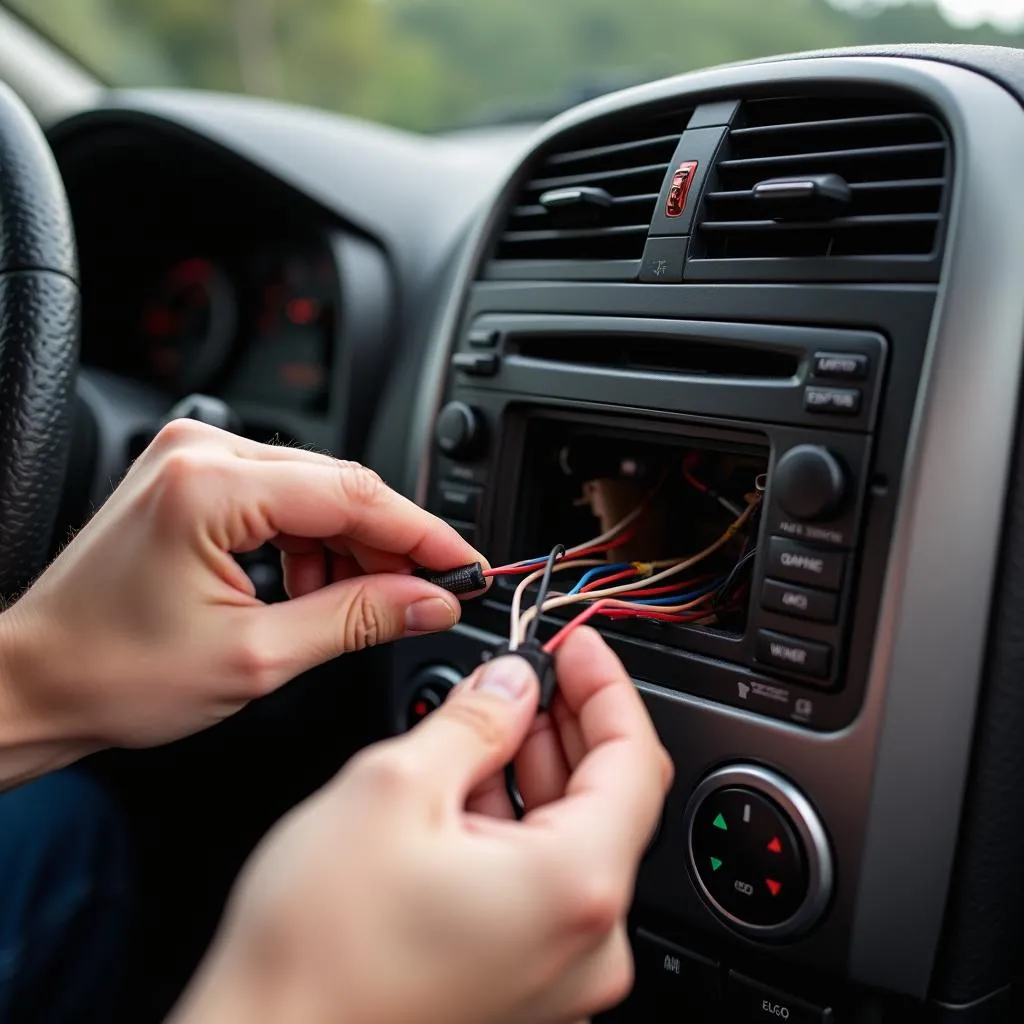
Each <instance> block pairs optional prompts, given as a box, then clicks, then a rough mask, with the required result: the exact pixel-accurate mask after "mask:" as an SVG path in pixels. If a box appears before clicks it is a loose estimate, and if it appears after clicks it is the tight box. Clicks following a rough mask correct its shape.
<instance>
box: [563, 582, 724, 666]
mask: <svg viewBox="0 0 1024 1024" xmlns="http://www.w3.org/2000/svg"><path fill="white" fill-rule="evenodd" d="M709 596H710V595H709ZM619 603H620V602H619V601H616V600H615V599H614V598H611V597H606V598H603V599H602V600H600V601H595V602H594V603H593V604H591V605H588V606H587V607H586V609H585V610H584V611H582V612H580V614H579V615H577V616H576V618H575V619H573V620H572V621H571V622H567V623H566V624H565V625H564V626H563V627H562V628H561V629H560V630H559V631H558V632H557V633H556V634H555V635H554V636H553V637H552V638H551V639H550V640H549V641H548V642H547V643H546V644H545V645H544V648H543V649H544V652H545V653H546V654H554V652H555V651H557V650H558V648H559V647H561V646H562V644H564V643H565V641H566V640H567V639H568V638H569V634H570V633H572V631H573V630H574V629H577V628H578V627H580V626H582V625H583V624H584V623H585V622H587V621H588V620H590V619H592V618H594V616H595V615H601V616H604V617H606V618H610V619H616V620H617V619H653V620H655V621H656V622H675V623H677V624H678V623H682V624H685V623H688V622H699V621H700V620H701V619H706V618H707V617H708V616H709V615H720V614H723V613H727V612H732V611H736V609H737V607H738V606H737V605H726V606H724V607H721V608H714V607H711V608H697V609H695V610H694V611H692V612H687V613H686V614H679V613H675V614H673V613H671V612H657V611H646V610H645V611H642V612H641V611H636V610H634V609H632V608H617V607H615V606H616V605H617V604H619Z"/></svg>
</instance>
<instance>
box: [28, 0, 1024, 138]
mask: <svg viewBox="0 0 1024 1024" xmlns="http://www.w3.org/2000/svg"><path fill="white" fill-rule="evenodd" d="M8 2H9V5H10V6H11V7H12V8H14V9H15V10H16V11H18V12H20V13H21V14H22V15H23V16H24V17H26V18H27V19H28V20H29V21H31V22H33V23H34V24H36V25H37V26H38V27H39V28H40V29H42V30H43V31H44V32H45V33H46V34H48V35H50V36H51V37H52V38H54V39H55V40H56V41H57V42H58V43H60V44H61V45H63V46H64V47H65V48H66V49H68V50H69V51H70V52H72V53H74V54H76V55H77V56H78V57H80V58H81V59H82V61H83V63H85V64H86V66H88V67H91V68H92V69H93V70H95V71H96V72H97V73H98V74H99V75H100V77H102V78H104V79H105V80H107V81H109V82H110V83H111V84H116V85H127V86H138V85H158V86H175V87H183V88H202V89H215V90H227V91H236V92H245V93H250V94H253V95H259V96H267V97H272V98H278V99H282V100H288V101H292V102H296V103H304V104H311V105H314V106H319V107H325V108H328V109H333V110H339V111H344V112H347V113H351V114H355V115H358V116H363V117H368V118H372V119H374V120H379V121H384V122H386V123H389V124H394V125H397V126H400V127H406V128H412V129H420V130H436V129H438V128H445V127H453V126H457V125H459V124H462V123H466V122H467V121H472V120H476V121H486V120H496V119H500V118H502V117H504V116H514V115H516V114H520V115H521V114H522V113H523V112H526V111H531V110H536V111H537V112H538V114H540V115H542V116H549V115H550V114H553V113H555V112H556V111H557V110H558V109H560V108H562V107H566V106H570V105H572V103H573V102H575V101H576V100H577V99H580V98H586V97H587V96H588V95H592V94H595V93H598V92H601V91H607V90H608V89H610V88H616V87H619V86H621V85H624V84H631V83H633V82H638V81H644V80H649V79H652V78H657V77H660V76H663V75H669V74H676V73H679V72H683V71H688V70H691V69H694V68H700V67H707V66H710V65H713V64H719V63H725V62H729V61H736V60H745V59H750V58H754V57H760V56H765V55H768V54H773V53H785V52H790V51H794V50H803V49H818V48H822V47H831V46H846V45H854V44H858V43H885V42H914V41H919V42H957V41H960V42H977V43H997V44H1003V45H1011V46H1020V45H1024V31H1021V32H1017V33H1008V32H1000V31H998V30H997V29H995V28H993V27H991V26H982V27H979V28H976V29H972V30H964V29H961V28H955V27H954V26H952V25H950V24H948V23H947V22H946V21H945V20H943V18H942V16H941V15H940V14H939V12H938V11H937V10H936V8H935V7H934V6H933V5H932V4H931V3H929V2H927V0H913V2H910V3H906V4H903V5H901V6H886V7H882V8H878V7H875V6H870V5H869V6H867V7H864V8H863V9H861V10H857V9H851V7H850V0H845V2H843V6H842V7H841V8H840V7H839V6H833V5H832V4H830V3H829V2H827V0H627V2H623V0H214V2H211V0H8ZM836 2H837V3H838V2H839V0H836Z"/></svg>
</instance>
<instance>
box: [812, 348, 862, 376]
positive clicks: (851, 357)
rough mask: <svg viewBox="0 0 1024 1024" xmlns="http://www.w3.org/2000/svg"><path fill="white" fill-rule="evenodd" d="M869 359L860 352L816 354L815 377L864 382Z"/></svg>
mask: <svg viewBox="0 0 1024 1024" xmlns="http://www.w3.org/2000/svg"><path fill="white" fill-rule="evenodd" d="M867 375H868V357H867V356H865V355H861V354H860V353H858V352H815V353H814V376H815V377H831V378H832V379H833V380H864V378H865V377H867Z"/></svg>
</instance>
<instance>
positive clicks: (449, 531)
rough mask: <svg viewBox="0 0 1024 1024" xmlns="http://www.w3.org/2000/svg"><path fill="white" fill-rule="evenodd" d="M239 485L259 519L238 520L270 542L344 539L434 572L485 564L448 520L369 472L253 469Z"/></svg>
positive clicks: (303, 466)
mask: <svg viewBox="0 0 1024 1024" xmlns="http://www.w3.org/2000/svg"><path fill="white" fill-rule="evenodd" d="M236 483H237V492H236V493H237V499H236V500H237V501H238V503H239V504H242V503H243V502H244V504H245V507H246V508H247V509H251V510H253V513H254V514H251V515H249V516H245V517H242V516H239V517H237V518H238V520H239V522H240V523H241V524H242V525H241V528H243V529H246V530H248V531H252V530H253V529H254V528H255V529H257V530H259V529H262V530H265V531H266V538H265V539H269V538H270V537H273V536H276V535H278V534H282V533H283V534H290V535H293V536H298V537H320V538H328V537H344V538H346V540H347V541H349V542H355V543H357V544H362V545H364V546H365V547H369V548H374V549H376V550H378V551H384V552H391V553H392V554H396V555H404V556H405V557H407V558H409V559H410V560H411V561H412V562H414V563H415V564H417V565H423V566H426V567H428V568H431V569H450V568H453V567H454V566H457V565H465V564H467V563H470V562H477V561H483V557H482V556H481V555H480V554H479V553H478V552H477V551H474V549H473V548H472V547H471V546H470V545H469V544H468V543H467V542H466V541H465V540H463V539H462V537H461V536H459V534H458V533H457V532H456V531H455V529H454V528H452V527H451V526H449V525H448V524H447V523H446V522H445V521H444V520H443V519H439V518H437V517H436V516H434V515H431V513H429V512H427V511H425V510H424V509H422V508H420V507H419V506H418V505H416V504H415V503H413V502H411V501H409V499H408V498H404V497H402V495H400V494H398V493H397V492H395V491H393V490H391V489H390V488H389V487H387V486H386V485H385V484H384V483H383V482H382V481H381V480H380V478H379V477H378V476H377V475H376V474H374V473H371V472H370V471H369V470H367V469H364V468H362V467H355V468H353V467H351V466H347V465H344V464H338V465H331V464H320V463H319V462H308V463H307V462H301V461H300V462H293V461H280V462H252V463H249V464H248V465H243V466H242V467H241V469H240V470H239V472H238V473H237V478H236ZM260 518H262V522H260V521H259V520H260ZM243 521H244V522H243Z"/></svg>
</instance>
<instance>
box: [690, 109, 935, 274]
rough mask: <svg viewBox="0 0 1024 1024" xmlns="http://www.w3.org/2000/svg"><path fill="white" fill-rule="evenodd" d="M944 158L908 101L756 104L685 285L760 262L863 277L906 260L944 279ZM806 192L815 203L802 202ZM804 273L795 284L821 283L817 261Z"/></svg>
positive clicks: (719, 172) (736, 141) (712, 190)
mask: <svg viewBox="0 0 1024 1024" xmlns="http://www.w3.org/2000/svg"><path fill="white" fill-rule="evenodd" d="M948 157H949V146H948V142H947V139H946V134H945V132H944V130H943V128H942V126H941V125H940V124H939V122H938V121H937V120H936V118H935V117H933V116H932V115H931V114H929V113H926V112H925V111H923V110H921V109H917V108H915V107H914V106H913V105H912V103H910V102H907V101H906V100H903V101H900V100H886V99H866V100H865V99H862V100H856V99H848V98H843V99H840V98H836V97H823V98H820V99H815V100H808V99H783V100H778V99H775V100H754V101H748V102H746V103H744V105H743V107H742V110H741V113H740V117H739V119H738V120H737V122H736V126H735V127H734V128H733V129H732V130H731V131H730V133H729V136H728V139H727V140H726V143H725V145H724V146H723V150H722V153H721V155H720V157H719V161H718V164H717V168H716V174H715V176H714V178H713V180H712V181H711V182H710V183H709V188H708V191H707V193H706V194H705V197H704V207H703V213H702V216H701V221H700V226H699V229H698V239H697V245H696V246H694V249H693V250H692V251H691V254H690V255H691V257H696V259H693V260H692V262H691V267H690V268H688V274H687V276H688V277H691V276H695V277H704V276H709V277H710V276H714V277H716V278H719V279H722V278H723V277H724V276H725V275H723V274H721V273H709V274H707V275H705V273H702V271H701V267H702V265H703V266H704V268H705V269H706V268H707V264H708V263H710V262H712V261H722V260H764V259H772V260H804V261H815V262H817V263H818V264H819V266H820V264H821V261H823V260H825V261H829V262H832V263H837V262H845V263H846V264H847V265H848V267H847V269H848V270H850V271H851V273H850V275H849V276H858V274H859V276H861V277H865V276H868V277H870V276H874V275H872V274H871V273H870V271H867V270H866V268H865V263H870V264H871V265H872V266H877V265H878V264H880V263H886V264H888V265H889V266H890V269H891V267H892V264H893V263H895V262H898V261H902V263H903V264H904V265H907V264H913V263H917V264H923V265H925V266H929V265H930V266H931V268H932V269H933V270H934V272H935V273H936V274H937V256H938V249H939V247H940V242H941V230H940V229H941V226H942V218H943V211H944V208H945V189H946V184H947V180H948V174H949V171H948ZM759 186H760V187H759ZM825 192H828V195H825ZM801 193H802V194H803V195H805V196H806V197H807V202H803V203H801V202H799V201H797V202H794V199H797V198H798V197H799V195H800V194H801ZM850 265H859V266H860V270H859V271H855V270H854V269H853V267H852V266H850ZM719 269H721V268H719ZM834 269H835V268H834ZM690 270H692V271H693V274H692V275H691V273H690V272H689V271H690ZM802 270H803V272H797V273H794V274H793V277H794V278H795V279H799V278H801V277H803V276H805V274H806V276H808V277H811V276H814V270H813V266H812V264H811V263H809V262H806V263H805V264H804V265H803V268H802ZM773 276H775V277H776V278H782V277H784V276H785V271H783V272H782V273H777V274H775V275H773ZM878 276H880V277H886V276H890V275H887V274H879V275H878ZM911 276H915V277H925V276H928V275H927V274H926V273H925V272H924V271H923V270H919V271H918V272H917V274H916V275H911Z"/></svg>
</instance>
